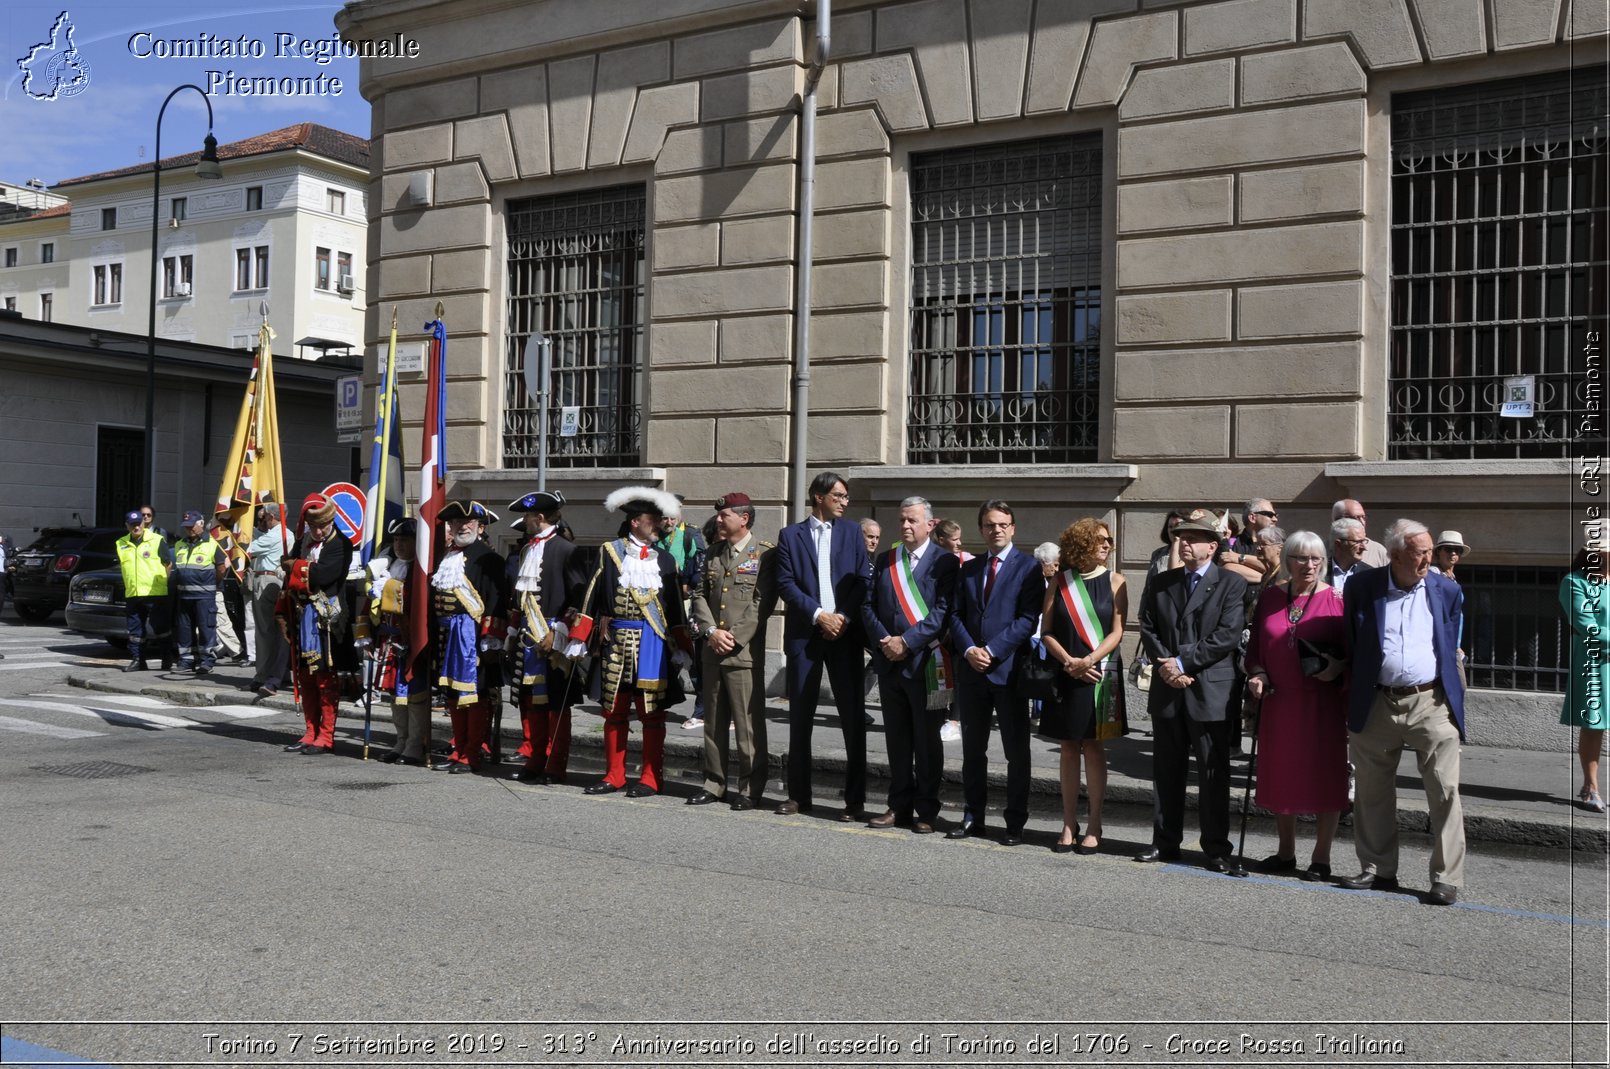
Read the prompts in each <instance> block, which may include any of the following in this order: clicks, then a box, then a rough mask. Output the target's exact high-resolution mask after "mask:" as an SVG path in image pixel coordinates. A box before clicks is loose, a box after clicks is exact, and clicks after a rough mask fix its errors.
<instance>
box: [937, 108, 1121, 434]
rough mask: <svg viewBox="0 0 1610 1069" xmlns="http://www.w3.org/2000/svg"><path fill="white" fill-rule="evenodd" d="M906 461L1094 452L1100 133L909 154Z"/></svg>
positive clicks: (1098, 382) (1098, 344) (1098, 365)
mask: <svg viewBox="0 0 1610 1069" xmlns="http://www.w3.org/2000/svg"><path fill="white" fill-rule="evenodd" d="M911 199H912V268H911V382H910V394H909V401H908V408H907V431H906V459H907V462H908V463H912V464H979V463H1024V462H1038V463H1067V462H1073V461H1084V460H1094V459H1096V446H1097V441H1096V434H1097V427H1098V416H1099V412H1100V398H1101V251H1102V250H1101V138H1100V137H1099V136H1090V137H1058V138H1044V139H1039V140H1033V141H1019V142H1014V143H1011V144H1003V145H990V146H984V147H978V148H965V149H955V150H949V151H945V152H933V153H924V154H921V155H916V156H913V157H912V165H911Z"/></svg>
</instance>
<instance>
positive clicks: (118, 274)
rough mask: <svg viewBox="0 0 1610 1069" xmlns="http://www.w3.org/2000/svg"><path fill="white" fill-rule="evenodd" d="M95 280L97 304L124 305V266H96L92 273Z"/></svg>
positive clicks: (95, 301)
mask: <svg viewBox="0 0 1610 1069" xmlns="http://www.w3.org/2000/svg"><path fill="white" fill-rule="evenodd" d="M92 274H93V277H94V280H95V299H94V302H93V303H95V304H98V305H99V304H122V303H123V265H122V264H96V265H95V270H94V271H93V272H92Z"/></svg>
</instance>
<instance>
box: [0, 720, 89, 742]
mask: <svg viewBox="0 0 1610 1069" xmlns="http://www.w3.org/2000/svg"><path fill="white" fill-rule="evenodd" d="M0 731H20V732H22V733H23V734H24V735H49V736H50V737H51V738H53V739H93V738H94V737H95V736H97V735H104V734H106V732H104V731H80V730H78V729H77V728H59V727H56V726H55V725H54V724H36V723H34V722H33V721H32V720H18V719H17V718H16V717H12V716H0Z"/></svg>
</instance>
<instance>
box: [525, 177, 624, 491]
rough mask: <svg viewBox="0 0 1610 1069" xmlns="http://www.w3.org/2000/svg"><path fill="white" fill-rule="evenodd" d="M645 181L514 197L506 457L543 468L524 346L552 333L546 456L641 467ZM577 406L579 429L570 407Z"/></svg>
mask: <svg viewBox="0 0 1610 1069" xmlns="http://www.w3.org/2000/svg"><path fill="white" fill-rule="evenodd" d="M643 208H644V204H643V187H642V186H620V187H616V188H613V189H602V190H589V191H586V192H581V193H565V194H559V195H557V196H551V197H535V198H532V199H530V200H521V201H511V202H510V204H509V208H508V242H509V303H508V315H509V319H508V331H507V335H508V350H507V352H506V356H505V361H504V375H503V466H504V467H505V468H534V467H536V466H537V453H538V441H537V437H538V434H537V432H538V426H539V411H538V408H537V406H536V403H535V401H534V399H533V398H531V397H530V396H529V395H528V394H527V392H526V384H525V376H524V353H525V348H526V342H527V340H528V339H529V338H530V337H531V335H532V334H533V333H534V332H540V333H542V334H543V335H544V336H545V337H546V338H547V339H548V342H549V346H550V348H549V353H550V380H549V381H550V389H549V393H548V463H549V464H550V465H552V466H554V467H557V468H589V467H614V466H620V465H628V466H629V465H634V464H637V463H638V462H639V460H640V459H641V456H642V446H641V438H642V427H641V411H640V405H641V398H642V396H643V391H642V378H643V366H642V363H643V361H642V357H643V348H642V346H643V278H644V265H643V244H644V242H643V237H644V234H643V231H644V222H643V219H644V211H643ZM566 408H574V409H575V410H576V412H575V415H576V420H575V433H574V434H573V435H569V434H566V433H564V430H563V428H562V421H561V416H562V415H563V413H564V410H565V409H566Z"/></svg>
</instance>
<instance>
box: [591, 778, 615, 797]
mask: <svg viewBox="0 0 1610 1069" xmlns="http://www.w3.org/2000/svg"><path fill="white" fill-rule="evenodd" d="M618 790H620V788H619V787H617V786H615V785H614V784H613V783H611V782H609V780H607V779H601V780H599V781H598V782H597V783H594V784H590V785H589V786H586V787H583V788H582V791H581V793H582V794H614V793H615V792H616V791H618Z"/></svg>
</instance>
